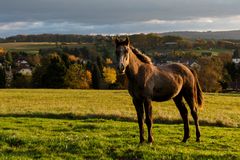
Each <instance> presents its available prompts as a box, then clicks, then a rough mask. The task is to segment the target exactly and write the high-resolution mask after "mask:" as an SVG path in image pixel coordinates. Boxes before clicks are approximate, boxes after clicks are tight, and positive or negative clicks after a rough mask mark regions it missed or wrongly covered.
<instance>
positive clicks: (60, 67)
mask: <svg viewBox="0 0 240 160" xmlns="http://www.w3.org/2000/svg"><path fill="white" fill-rule="evenodd" d="M0 57H1V60H2V59H4V61H5V63H4V66H1V67H0V82H1V83H0V87H1V88H5V87H8V88H9V87H10V88H72V89H89V88H93V89H113V88H114V89H119V88H124V86H123V85H124V83H121V82H124V78H125V77H119V76H117V74H116V70H115V68H114V66H113V62H112V60H111V59H109V58H107V59H102V57H100V56H97V57H96V59H95V60H94V61H93V60H91V59H82V58H79V56H75V55H74V54H69V53H65V52H61V53H60V52H56V51H54V52H52V51H51V52H49V53H45V54H44V55H43V56H40V55H28V54H25V53H24V52H22V53H18V54H17V55H15V54H13V55H12V54H9V53H7V54H5V55H4V57H2V56H0ZM9 57H11V58H9ZM18 59H24V60H27V61H28V62H29V65H30V66H28V68H31V70H32V73H31V74H28V73H21V72H19V69H18V68H19V67H21V66H19V65H18V64H17V63H19V62H18V61H19V60H18ZM7 66H11V67H10V68H8V67H7ZM25 68H26V67H24V69H25ZM10 71H11V74H12V77H10V78H11V80H10V81H11V82H10V84H9V85H6V83H7V82H6V79H7V78H8V77H6V76H8V75H7V74H6V73H9V72H10ZM121 79H123V80H121Z"/></svg>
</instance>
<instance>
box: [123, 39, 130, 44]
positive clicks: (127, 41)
mask: <svg viewBox="0 0 240 160" xmlns="http://www.w3.org/2000/svg"><path fill="white" fill-rule="evenodd" d="M124 42H125V44H126V45H129V44H130V40H129V38H128V37H126V39H125V41H124Z"/></svg>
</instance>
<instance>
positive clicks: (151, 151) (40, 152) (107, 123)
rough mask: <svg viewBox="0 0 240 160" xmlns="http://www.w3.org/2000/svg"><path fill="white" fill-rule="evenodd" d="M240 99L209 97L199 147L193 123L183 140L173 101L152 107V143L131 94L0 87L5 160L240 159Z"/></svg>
mask: <svg viewBox="0 0 240 160" xmlns="http://www.w3.org/2000/svg"><path fill="white" fill-rule="evenodd" d="M239 98H240V95H238V94H205V99H206V100H205V106H204V109H203V110H202V111H201V112H200V113H199V114H200V124H201V133H202V137H201V143H197V142H195V129H194V126H193V125H191V126H190V132H191V135H192V136H191V138H190V139H189V141H188V142H187V143H181V139H182V136H183V125H182V124H181V119H180V116H179V113H178V111H177V109H176V107H175V106H174V104H173V102H171V101H168V102H164V103H153V106H154V107H153V111H154V119H155V123H154V125H153V135H154V139H155V142H154V144H153V145H151V146H150V145H149V144H147V143H146V144H143V145H139V135H138V132H139V131H138V124H137V123H136V113H135V110H134V107H133V105H132V103H131V99H130V97H129V95H128V93H127V91H109V90H107V91H102V90H98V91H96V90H25V89H23V90H15V89H11V90H0V99H1V103H0V159H39V158H40V159H240V148H239V142H240V129H239V127H240V110H239V107H240V106H239V104H240V99H239ZM190 119H191V118H190ZM179 123H180V124H179ZM145 129H146V128H145ZM145 136H146V135H145Z"/></svg>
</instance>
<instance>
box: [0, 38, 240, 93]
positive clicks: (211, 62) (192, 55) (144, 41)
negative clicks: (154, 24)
mask: <svg viewBox="0 0 240 160" xmlns="http://www.w3.org/2000/svg"><path fill="white" fill-rule="evenodd" d="M123 37H125V36H122V38H123ZM113 39H114V37H111V36H101V35H94V36H92V35H57V34H44V35H27V36H24V35H18V36H13V37H8V38H5V39H3V41H4V42H24V41H27V42H46V41H47V42H56V47H55V48H45V49H41V48H40V49H39V52H38V54H28V53H26V52H24V51H22V52H9V51H6V52H5V53H4V54H2V55H1V56H0V63H2V64H4V65H3V67H0V68H1V69H0V86H1V87H13V88H26V87H29V88H94V89H110V88H115V89H116V88H126V84H127V80H126V77H122V76H118V75H117V74H116V70H115V64H116V57H115V44H114V40H113ZM130 40H131V42H132V44H133V45H134V46H135V47H136V48H139V49H140V50H141V51H143V52H144V53H146V54H147V55H148V56H150V57H151V58H152V60H153V62H154V63H155V64H156V65H157V64H162V63H169V62H170V63H171V62H181V63H185V64H186V65H189V66H190V65H192V64H194V63H195V64H194V66H193V67H196V68H195V69H196V70H197V71H198V74H199V79H200V83H201V85H202V87H203V90H204V91H208V92H220V91H222V90H226V89H228V88H229V87H230V88H234V87H235V86H237V85H238V84H237V82H238V81H239V80H240V67H239V66H237V65H236V64H234V63H232V52H230V53H229V52H227V53H225V52H223V53H219V54H218V55H212V54H211V51H212V50H213V49H219V50H221V49H235V48H237V47H238V42H237V41H225V40H204V39H195V40H189V39H185V38H182V37H178V36H163V37H162V36H159V35H158V34H137V35H131V36H130ZM58 42H59V43H58ZM65 42H78V43H79V47H77V46H74V47H71V46H67V45H65ZM84 43H86V45H85V44H84ZM199 50H207V52H206V53H204V54H199V53H196V52H197V51H199ZM18 60H26V61H27V62H28V63H29V65H30V69H31V70H32V74H31V75H24V74H22V73H19V66H18V64H17V61H18ZM7 66H11V70H12V80H11V83H10V80H9V79H11V76H10V78H8V77H7V76H8V75H7V74H9V73H10V72H8V69H9V67H8V68H7ZM10 75H11V74H10ZM6 84H7V85H6ZM232 84H233V85H235V84H236V85H235V86H233V85H232ZM231 85H232V86H231Z"/></svg>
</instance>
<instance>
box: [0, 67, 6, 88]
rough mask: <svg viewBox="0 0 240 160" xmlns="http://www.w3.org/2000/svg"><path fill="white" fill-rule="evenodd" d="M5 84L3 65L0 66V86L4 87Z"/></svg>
mask: <svg viewBox="0 0 240 160" xmlns="http://www.w3.org/2000/svg"><path fill="white" fill-rule="evenodd" d="M5 84H6V79H5V70H4V69H3V67H0V88H5Z"/></svg>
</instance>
